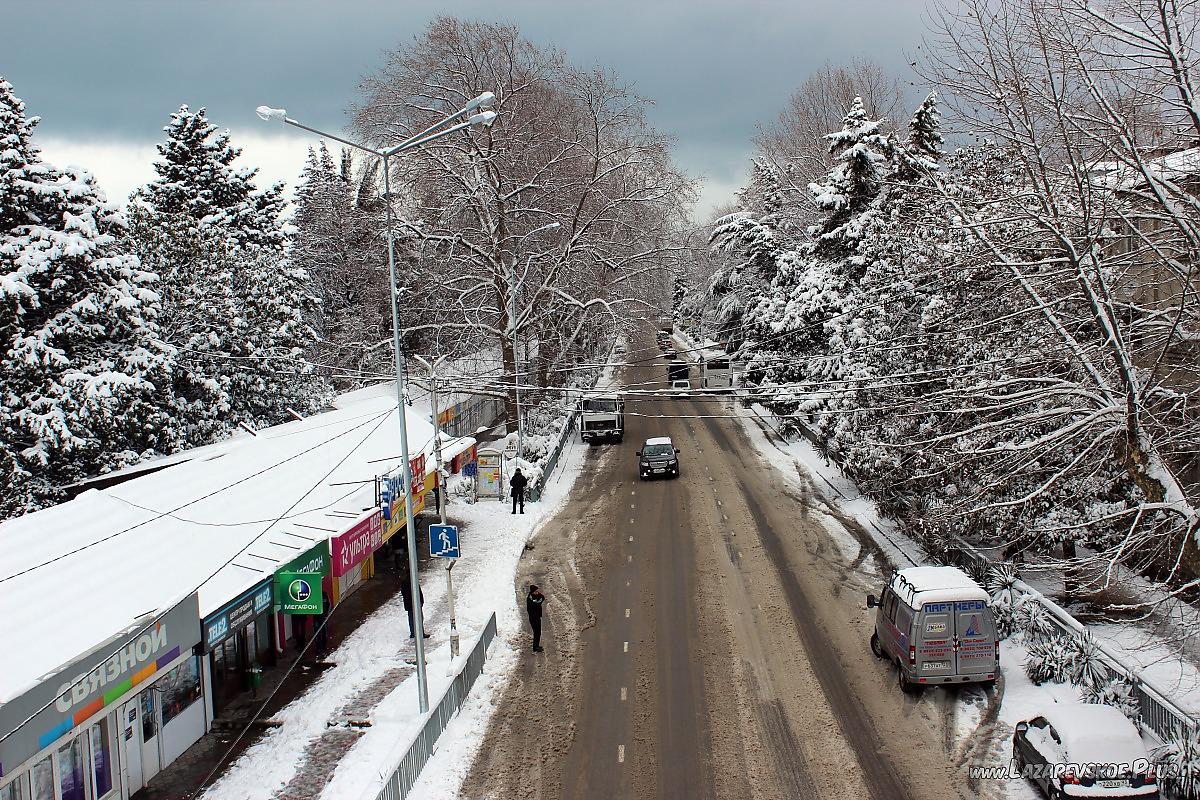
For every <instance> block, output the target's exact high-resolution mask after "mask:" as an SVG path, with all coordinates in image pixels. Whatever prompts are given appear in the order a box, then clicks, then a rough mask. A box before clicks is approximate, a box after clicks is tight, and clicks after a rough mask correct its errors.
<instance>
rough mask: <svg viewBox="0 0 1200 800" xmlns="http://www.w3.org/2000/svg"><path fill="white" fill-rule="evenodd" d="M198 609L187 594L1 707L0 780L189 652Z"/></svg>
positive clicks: (197, 628) (196, 603)
mask: <svg viewBox="0 0 1200 800" xmlns="http://www.w3.org/2000/svg"><path fill="white" fill-rule="evenodd" d="M198 606H199V603H198V601H197V599H196V595H195V593H192V594H191V595H189V596H188V597H187V598H185V599H184V600H183V601H182V602H180V603H179V604H177V605H176V606H175V607H173V608H172V609H170V610H169V611H167V612H166V613H164V614H162V615H161V616H160V617H158V618H157V619H156V620H155V621H154V622H153V623H152V624H151V623H148V621H147V622H142V623H139V624H138V625H137V626H136V627H135V628H134V629H133V630H132V631H131V632H129V633H127V634H123V635H121V636H117V637H113V638H112V639H110V640H109V641H108V642H106V643H104V644H102V645H100V646H98V647H95V648H94V649H93V650H92V651H91V652H90V653H88V654H87V655H85V656H83V657H82V658H79V659H76V660H75V661H74V662H73V663H71V664H69V665H67V666H65V667H63V668H62V669H60V670H58V671H56V672H54V673H52V674H50V675H48V676H46V677H45V678H43V679H42V680H41V682H40V683H39V684H38V685H37V686H35V687H33V688H32V689H30V690H28V691H27V692H25V693H24V694H21V695H18V696H17V697H15V698H13V699H12V700H10V701H9V702H7V703H3V704H0V731H4V732H8V731H11V733H9V734H8V735H7V736H5V737H4V738H3V739H0V777H4V776H5V775H7V774H8V772H7V771H11V770H12V769H15V768H16V767H17V766H18V765H20V764H21V763H23V762H25V761H27V760H28V759H29V758H31V757H32V756H34V755H35V754H37V752H38V751H40V750H44V749H45V748H47V747H49V746H51V745H52V744H54V743H55V742H57V741H58V740H59V739H60V738H62V737H63V736H65V735H67V734H68V733H70V732H71V729H72V728H74V727H75V726H77V725H82V724H83V723H84V722H85V721H86V720H88V719H89V718H91V717H92V716H94V715H95V714H97V713H98V712H100V711H102V710H103V709H104V708H105V707H107V706H109V705H111V704H113V703H115V702H117V701H119V700H120V699H121V698H123V697H125V696H126V695H128V694H129V693H130V692H131V691H133V690H134V689H135V688H136V687H138V686H140V685H142V684H143V683H145V682H147V681H151V680H153V679H154V678H155V677H156V676H157V675H158V673H159V671H160V670H162V669H165V668H166V667H167V666H168V665H170V664H171V663H172V662H173V661H175V660H176V659H177V658H179V656H180V655H182V654H184V653H188V652H191V650H192V648H193V647H194V646H195V644H196V643H197V641H198V640H199V637H198V636H197V634H198V632H199V626H198V623H199V621H200V614H199V610H198ZM6 770H7V771H6Z"/></svg>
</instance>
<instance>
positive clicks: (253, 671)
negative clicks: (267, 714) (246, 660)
mask: <svg viewBox="0 0 1200 800" xmlns="http://www.w3.org/2000/svg"><path fill="white" fill-rule="evenodd" d="M262 682H263V669H262V667H260V666H259V665H258V664H251V665H250V691H251V692H252V693H253V695H254V696H255V697H258V687H260V686H262Z"/></svg>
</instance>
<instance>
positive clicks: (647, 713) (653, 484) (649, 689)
mask: <svg viewBox="0 0 1200 800" xmlns="http://www.w3.org/2000/svg"><path fill="white" fill-rule="evenodd" d="M656 356H657V348H654V346H653V344H652V343H643V344H642V345H640V346H639V347H636V348H632V349H631V352H630V354H629V360H630V362H631V363H633V362H637V361H639V360H643V359H647V358H650V360H649V361H647V362H645V363H643V364H637V365H632V366H630V367H628V368H626V370H625V372H624V374H623V375H622V376H621V380H622V381H624V382H626V383H635V384H645V385H651V386H652V385H655V384H657V386H658V387H662V388H665V385H666V383H665V381H666V367H665V364H666V360H665V359H663V358H660V357H656ZM626 411H627V415H626V431H627V432H626V436H625V442H624V443H623V444H602V445H597V446H594V447H592V448H590V450H589V453H588V455H587V459H586V462H585V466H584V472H583V475H582V476H581V477H580V479H579V481H578V483H577V484H576V486H575V492H574V495H573V497H572V499H571V500H570V501H569V502H568V503H567V505H566V506H565V508H564V510H563V511H562V512H561V513H560V514H559V515H558V516H557V517H556V518H555V519H554V520H553V521H552V522H551V523H549V524H548V525H546V526H545V527H544V528H543V529H542V531H541V532H540V533H539V534H538V536H537V537H536V538H535V539H534V541H533V549H532V550H530V551H529V552H527V553H526V557H525V558H524V559H523V560H522V567H521V570H520V574H519V575H518V581H517V585H516V586H515V587H514V601H515V602H522V593H523V589H524V586H525V585H526V584H527V583H528V582H529V581H530V580H533V581H536V582H537V583H539V584H540V585H542V587H543V590H544V591H545V592H546V593H547V595H548V597H549V599H548V601H547V604H546V615H545V619H544V631H543V644H544V646H545V652H544V653H539V654H534V653H528V654H527V655H526V656H525V657H524V661H523V662H522V664H521V666H520V667H519V668H518V669H517V670H516V671H515V673H514V675H513V676H512V679H511V681H510V682H509V684H508V686H507V687H506V689H505V691H504V693H503V695H502V698H501V701H500V706H499V708H498V711H497V713H496V715H495V717H494V718H493V721H492V723H491V725H490V727H489V729H488V733H487V737H486V740H485V742H484V745H483V747H482V748H481V749H480V752H479V755H478V756H477V758H476V760H475V763H474V764H473V765H472V769H471V772H470V775H469V776H468V778H467V781H466V782H465V784H464V787H463V792H462V796H463V797H467V798H540V799H544V800H550V799H551V798H553V799H554V800H558V798H564V799H569V800H578V799H579V798H680V799H681V800H682V799H683V798H688V799H689V800H693V799H697V798H700V799H708V798H712V799H713V800H723V799H724V798H735V797H736V798H841V797H845V798H886V800H905V799H906V798H938V800H944V798H950V797H979V796H981V795H987V794H993V793H994V792H993V790H992V787H980V786H969V785H968V784H967V782H966V780H965V767H964V766H963V765H962V762H963V761H964V760H965V758H966V755H964V752H965V751H966V750H967V748H965V747H964V746H963V745H962V744H960V740H961V739H962V738H963V737H962V736H960V735H959V732H956V726H962V725H964V724H966V725H971V724H978V723H979V722H982V723H984V724H986V721H987V720H988V719H989V717H990V715H993V714H994V708H995V698H994V697H987V696H985V695H983V694H982V693H981V692H978V691H977V690H963V691H962V692H961V693H957V694H956V693H950V692H946V691H943V690H934V691H929V692H927V693H926V694H925V695H924V696H923V697H921V698H918V699H913V698H910V697H905V696H903V695H902V694H901V692H900V691H899V689H898V687H897V686H896V676H895V672H894V670H892V669H889V668H888V667H887V665H885V664H884V663H883V662H881V661H878V660H876V659H875V658H874V657H873V656H872V655H871V653H870V650H869V648H868V646H867V638H868V636H869V635H870V625H871V622H870V619H871V618H870V616H869V614H868V612H867V611H866V610H865V609H864V608H863V598H864V595H865V593H866V592H867V591H873V592H876V593H878V589H879V585H880V583H881V581H882V575H884V574H886V573H887V572H888V570H889V568H890V565H889V564H888V563H886V561H885V557H884V555H883V554H882V553H881V552H879V550H878V548H877V547H876V546H875V545H874V543H873V541H872V540H871V539H870V537H868V536H866V534H865V533H863V532H862V531H861V530H856V527H855V525H854V523H853V522H852V521H850V520H845V519H841V520H839V519H838V516H837V515H836V513H834V512H833V511H832V509H830V508H829V507H828V505H826V503H825V502H824V501H823V500H822V499H820V497H818V496H817V495H818V493H817V492H815V491H813V487H812V486H811V484H810V483H808V481H809V480H812V479H810V478H808V477H807V475H806V473H805V472H804V471H803V468H802V467H801V468H798V471H797V474H796V475H795V476H791V478H792V479H791V480H790V481H789V480H787V479H785V477H784V476H783V475H782V474H781V473H780V472H779V471H778V469H777V468H776V467H774V466H772V465H771V464H768V463H767V462H765V461H764V460H763V458H762V457H761V456H760V455H759V453H758V450H757V449H756V447H755V445H754V443H753V442H752V441H751V440H750V438H749V436H748V435H747V433H746V431H745V430H744V429H743V427H742V423H741V422H739V421H738V420H736V419H731V418H729V415H730V414H731V413H732V412H731V406H730V401H729V400H728V399H716V398H692V397H686V398H680V399H670V400H661V399H660V400H640V401H632V402H629V403H628V404H627V407H626ZM662 435H667V436H670V437H671V438H672V439H673V440H674V441H675V445H676V447H678V448H679V449H680V450H681V451H682V452H681V455H680V464H681V470H682V475H681V476H680V477H679V478H678V479H674V480H672V479H666V480H654V481H640V480H639V479H638V473H637V456H636V455H635V452H636V451H637V450H638V449H639V448H640V445H641V442H643V441H644V440H645V439H646V438H649V437H652V436H662ZM522 644H523V645H526V644H527V643H525V642H523V643H522ZM972 705H974V706H975V708H976V713H973V714H965V715H964V714H963V713H962V712H963V709H964V708H965V707H968V706H972ZM964 717H965V721H964V719H963V718H964ZM967 738H969V737H967Z"/></svg>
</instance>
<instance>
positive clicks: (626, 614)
mask: <svg viewBox="0 0 1200 800" xmlns="http://www.w3.org/2000/svg"><path fill="white" fill-rule="evenodd" d="M625 619H629V609H628V608H627V609H625Z"/></svg>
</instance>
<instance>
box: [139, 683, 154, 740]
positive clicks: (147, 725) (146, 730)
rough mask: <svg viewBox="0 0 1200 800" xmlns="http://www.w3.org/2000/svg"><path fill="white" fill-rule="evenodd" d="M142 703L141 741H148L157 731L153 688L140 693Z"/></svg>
mask: <svg viewBox="0 0 1200 800" xmlns="http://www.w3.org/2000/svg"><path fill="white" fill-rule="evenodd" d="M141 703H142V741H143V742H148V741H150V740H151V739H153V738H154V736H155V735H156V734H157V733H158V720H157V719H155V718H154V690H153V689H147V690H146V691H144V692H142V694H141Z"/></svg>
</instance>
